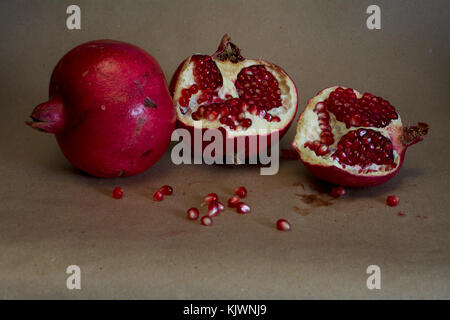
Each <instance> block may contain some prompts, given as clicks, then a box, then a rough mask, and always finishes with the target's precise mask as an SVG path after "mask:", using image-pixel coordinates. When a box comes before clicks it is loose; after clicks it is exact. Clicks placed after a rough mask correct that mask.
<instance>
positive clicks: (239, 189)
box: [234, 186, 247, 198]
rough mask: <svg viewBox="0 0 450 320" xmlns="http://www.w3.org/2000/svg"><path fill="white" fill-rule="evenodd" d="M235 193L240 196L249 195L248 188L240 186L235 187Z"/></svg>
mask: <svg viewBox="0 0 450 320" xmlns="http://www.w3.org/2000/svg"><path fill="white" fill-rule="evenodd" d="M234 194H235V195H237V196H238V197H239V198H245V197H246V196H247V189H245V187H243V186H240V187H237V188H236V189H234Z"/></svg>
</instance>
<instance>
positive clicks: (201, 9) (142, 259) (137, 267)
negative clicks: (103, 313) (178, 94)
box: [0, 0, 450, 299]
mask: <svg viewBox="0 0 450 320" xmlns="http://www.w3.org/2000/svg"><path fill="white" fill-rule="evenodd" d="M77 3H78V4H79V5H80V7H81V10H82V29H81V30H74V31H69V30H67V29H66V26H65V19H66V17H67V15H66V12H65V11H66V6H67V5H68V4H67V3H66V2H64V1H63V2H60V1H58V2H55V1H50V0H48V1H31V0H29V1H2V2H1V4H0V17H1V19H0V21H1V22H2V24H3V26H2V28H1V29H0V36H1V40H2V43H3V45H2V46H1V47H0V61H2V72H1V74H0V79H1V81H0V83H1V86H0V95H1V100H2V107H1V110H2V116H1V117H0V123H1V125H0V133H1V135H2V138H1V139H0V148H1V153H0V181H1V184H0V199H1V203H0V252H1V254H0V297H1V298H44V299H46V298H65V299H78V298H154V299H159V298H175V299H179V298H193V299H197V298H201V299H216V298H223V299H231V298H236V299H241V298H252V299H260V298H267V299H301V298H345V299H347V298H364V299H378V298H388V299H391V298H401V299H409V298H419V299H421V298H439V299H448V298H450V293H449V283H450V272H449V271H450V218H449V217H450V215H449V207H450V197H449V181H450V179H449V161H448V159H449V157H450V152H449V151H450V149H449V137H450V130H449V125H448V124H449V120H450V119H449V107H450V106H449V101H450V95H449V88H450V86H449V85H450V81H449V80H450V65H449V61H450V59H449V58H450V45H449V44H450V43H449V39H450V37H449V35H450V31H449V30H450V29H449V22H448V21H449V17H450V14H449V11H450V5H449V2H448V1H395V2H392V1H377V3H378V4H379V6H380V8H381V17H382V20H381V21H382V29H381V30H368V29H367V28H366V24H365V22H366V19H367V17H368V15H367V14H366V7H367V5H368V4H367V3H366V2H361V1H312V0H311V1H288V0H286V1H256V0H248V1H220V2H219V1H190V2H188V1H77ZM243 31H244V32H243ZM225 32H226V33H229V34H230V35H231V37H232V38H233V40H234V42H235V43H237V44H238V45H240V47H241V48H242V50H243V54H244V55H245V56H248V57H255V58H264V59H266V60H269V61H272V62H274V63H276V64H279V65H280V66H282V67H283V68H284V69H285V70H286V71H287V72H288V73H289V74H290V75H291V76H292V78H293V79H294V81H295V83H296V85H297V87H298V91H299V95H300V100H299V110H303V108H304V107H305V104H306V101H307V99H309V98H310V97H312V96H313V95H314V93H315V92H317V91H318V90H320V89H322V88H325V87H328V86H331V85H336V84H338V85H344V86H349V87H353V88H355V89H358V90H360V91H363V92H364V91H369V92H372V93H374V94H377V95H381V96H383V97H384V98H386V99H388V100H389V101H390V102H391V103H392V104H393V105H394V106H396V108H397V109H398V111H399V112H400V114H401V115H402V119H403V121H404V122H405V123H407V124H411V123H415V122H416V121H425V122H427V123H429V124H430V126H431V131H430V133H429V136H428V137H427V139H426V140H425V141H424V142H422V143H420V144H419V145H416V146H414V147H413V148H411V149H410V150H409V151H408V154H407V157H406V161H405V163H404V166H403V168H402V170H401V171H400V173H399V174H398V176H397V177H395V178H394V179H392V180H391V181H389V182H388V183H386V184H384V185H381V186H378V187H373V188H366V189H355V190H348V193H347V195H346V196H345V197H344V198H342V199H339V200H334V199H332V198H331V197H329V196H328V195H327V194H326V193H324V192H323V189H324V188H326V186H325V185H323V184H321V183H320V182H318V181H316V180H314V179H313V178H312V177H311V176H310V175H309V174H308V173H307V171H306V170H305V168H304V167H303V166H302V165H301V164H300V163H299V162H298V161H282V162H281V166H280V171H279V173H278V174H277V175H275V176H261V175H260V174H259V168H258V167H255V166H249V165H243V166H236V167H233V166H219V165H214V166H207V165H181V166H176V165H174V164H172V163H171V160H170V155H169V153H166V155H165V156H164V157H163V158H162V159H161V160H160V161H159V162H158V163H157V164H156V165H155V166H154V167H153V168H151V169H150V170H148V171H147V172H145V173H143V174H140V175H138V176H135V177H129V178H117V179H109V180H108V179H98V178H94V177H90V176H88V175H85V174H83V173H80V172H79V171H77V170H75V169H73V168H72V167H71V165H70V164H69V163H68V161H67V160H66V159H65V158H64V157H63V155H62V154H61V152H60V150H59V148H58V146H57V144H56V141H55V139H54V137H52V136H51V135H45V134H41V133H38V132H36V131H33V130H30V129H29V128H28V127H26V126H25V125H24V121H25V120H26V119H27V117H28V116H29V114H30V112H31V110H32V108H33V107H34V106H35V105H36V104H38V103H39V102H42V101H45V100H46V99H47V90H48V81H49V77H50V74H51V71H52V69H53V67H54V65H55V64H56V62H57V61H58V59H59V58H60V57H61V56H62V55H63V54H64V53H65V52H66V51H68V50H69V49H71V48H72V47H74V46H76V45H77V44H80V43H82V42H85V41H88V40H93V39H99V38H112V39H117V40H123V41H127V42H131V43H135V44H137V45H139V46H141V47H142V48H144V49H146V50H148V51H149V52H150V53H151V54H152V55H153V56H154V57H155V58H156V59H157V60H158V61H159V63H160V64H161V67H162V69H163V70H164V72H165V75H166V77H167V78H170V77H171V75H172V73H173V72H174V70H175V68H176V66H177V65H178V64H179V62H180V61H182V60H183V59H184V58H185V57H186V56H188V55H190V54H191V53H194V52H204V53H210V52H213V51H214V50H215V49H216V46H217V44H218V41H219V40H220V38H221V36H222V35H223V34H224V33H225ZM294 130H295V125H293V126H292V127H291V128H290V130H289V132H288V133H287V135H286V136H285V137H284V138H283V140H282V142H281V145H282V148H284V147H287V146H289V145H290V142H291V141H292V139H293V136H294ZM163 184H170V185H172V186H173V187H174V189H175V192H174V195H173V196H172V197H170V198H167V199H166V200H165V201H163V202H161V203H156V202H154V201H152V200H151V197H152V194H153V192H154V191H155V189H156V188H158V187H159V186H161V185H163ZM116 185H121V186H122V187H123V188H124V190H125V197H124V198H123V199H122V200H120V201H117V200H114V199H112V198H111V190H112V189H113V187H114V186H116ZM237 185H245V186H246V187H247V188H248V190H249V195H248V200H247V201H248V203H250V204H251V205H252V213H251V214H249V215H245V216H242V215H238V214H235V213H233V212H232V211H226V212H225V213H223V214H222V216H221V217H220V218H217V219H216V220H215V224H214V226H212V227H210V228H206V227H203V226H201V225H200V224H199V223H198V222H197V223H196V222H189V221H188V220H187V219H186V217H185V210H186V208H189V207H191V206H193V205H198V204H199V202H200V199H201V197H202V195H204V194H206V193H208V192H212V191H215V192H217V193H218V194H219V196H220V197H222V199H226V198H225V197H227V195H229V194H230V193H231V192H232V190H233V188H234V187H235V186H237ZM390 194H395V195H397V196H399V198H400V204H399V206H398V207H396V208H391V207H388V206H386V205H385V199H386V196H387V195H390ZM304 195H313V197H316V200H317V201H313V202H312V203H308V201H305V197H304ZM399 211H401V212H403V213H405V214H406V216H403V217H401V216H398V212H399ZM279 217H284V218H286V219H288V220H289V221H290V222H291V223H292V231H291V232H288V233H284V232H279V231H277V230H276V229H275V228H274V222H275V221H276V220H277V219H278V218H279ZM69 265H78V266H80V268H81V274H82V277H81V283H82V288H81V290H68V289H67V288H66V279H67V277H68V274H66V268H67V266H69ZM369 265H378V266H379V267H380V269H381V289H380V290H368V289H367V287H366V280H367V277H368V276H369V275H368V274H367V273H366V269H367V267H368V266H369Z"/></svg>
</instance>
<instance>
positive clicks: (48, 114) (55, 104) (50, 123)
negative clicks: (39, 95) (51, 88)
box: [25, 98, 64, 133]
mask: <svg viewBox="0 0 450 320" xmlns="http://www.w3.org/2000/svg"><path fill="white" fill-rule="evenodd" d="M30 118H31V120H28V121H26V122H25V123H26V124H27V125H29V126H30V127H31V128H33V129H36V130H39V131H43V132H48V133H56V132H58V131H60V130H62V128H63V126H64V106H63V104H62V101H61V99H60V98H54V99H51V100H49V101H47V102H44V103H41V104H39V105H38V106H37V107H36V108H34V110H33V112H32V113H31V115H30Z"/></svg>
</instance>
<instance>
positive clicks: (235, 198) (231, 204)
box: [228, 195, 241, 208]
mask: <svg viewBox="0 0 450 320" xmlns="http://www.w3.org/2000/svg"><path fill="white" fill-rule="evenodd" d="M240 201H241V199H240V198H239V196H237V195H234V196H232V197H231V198H230V199H228V207H230V208H235V207H237V205H238V203H239V202H240Z"/></svg>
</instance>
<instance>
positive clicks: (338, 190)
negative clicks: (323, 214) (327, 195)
mask: <svg viewBox="0 0 450 320" xmlns="http://www.w3.org/2000/svg"><path fill="white" fill-rule="evenodd" d="M344 194H345V189H344V188H342V187H334V188H333V189H331V196H333V197H334V198H340V197H342V196H343V195H344Z"/></svg>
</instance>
